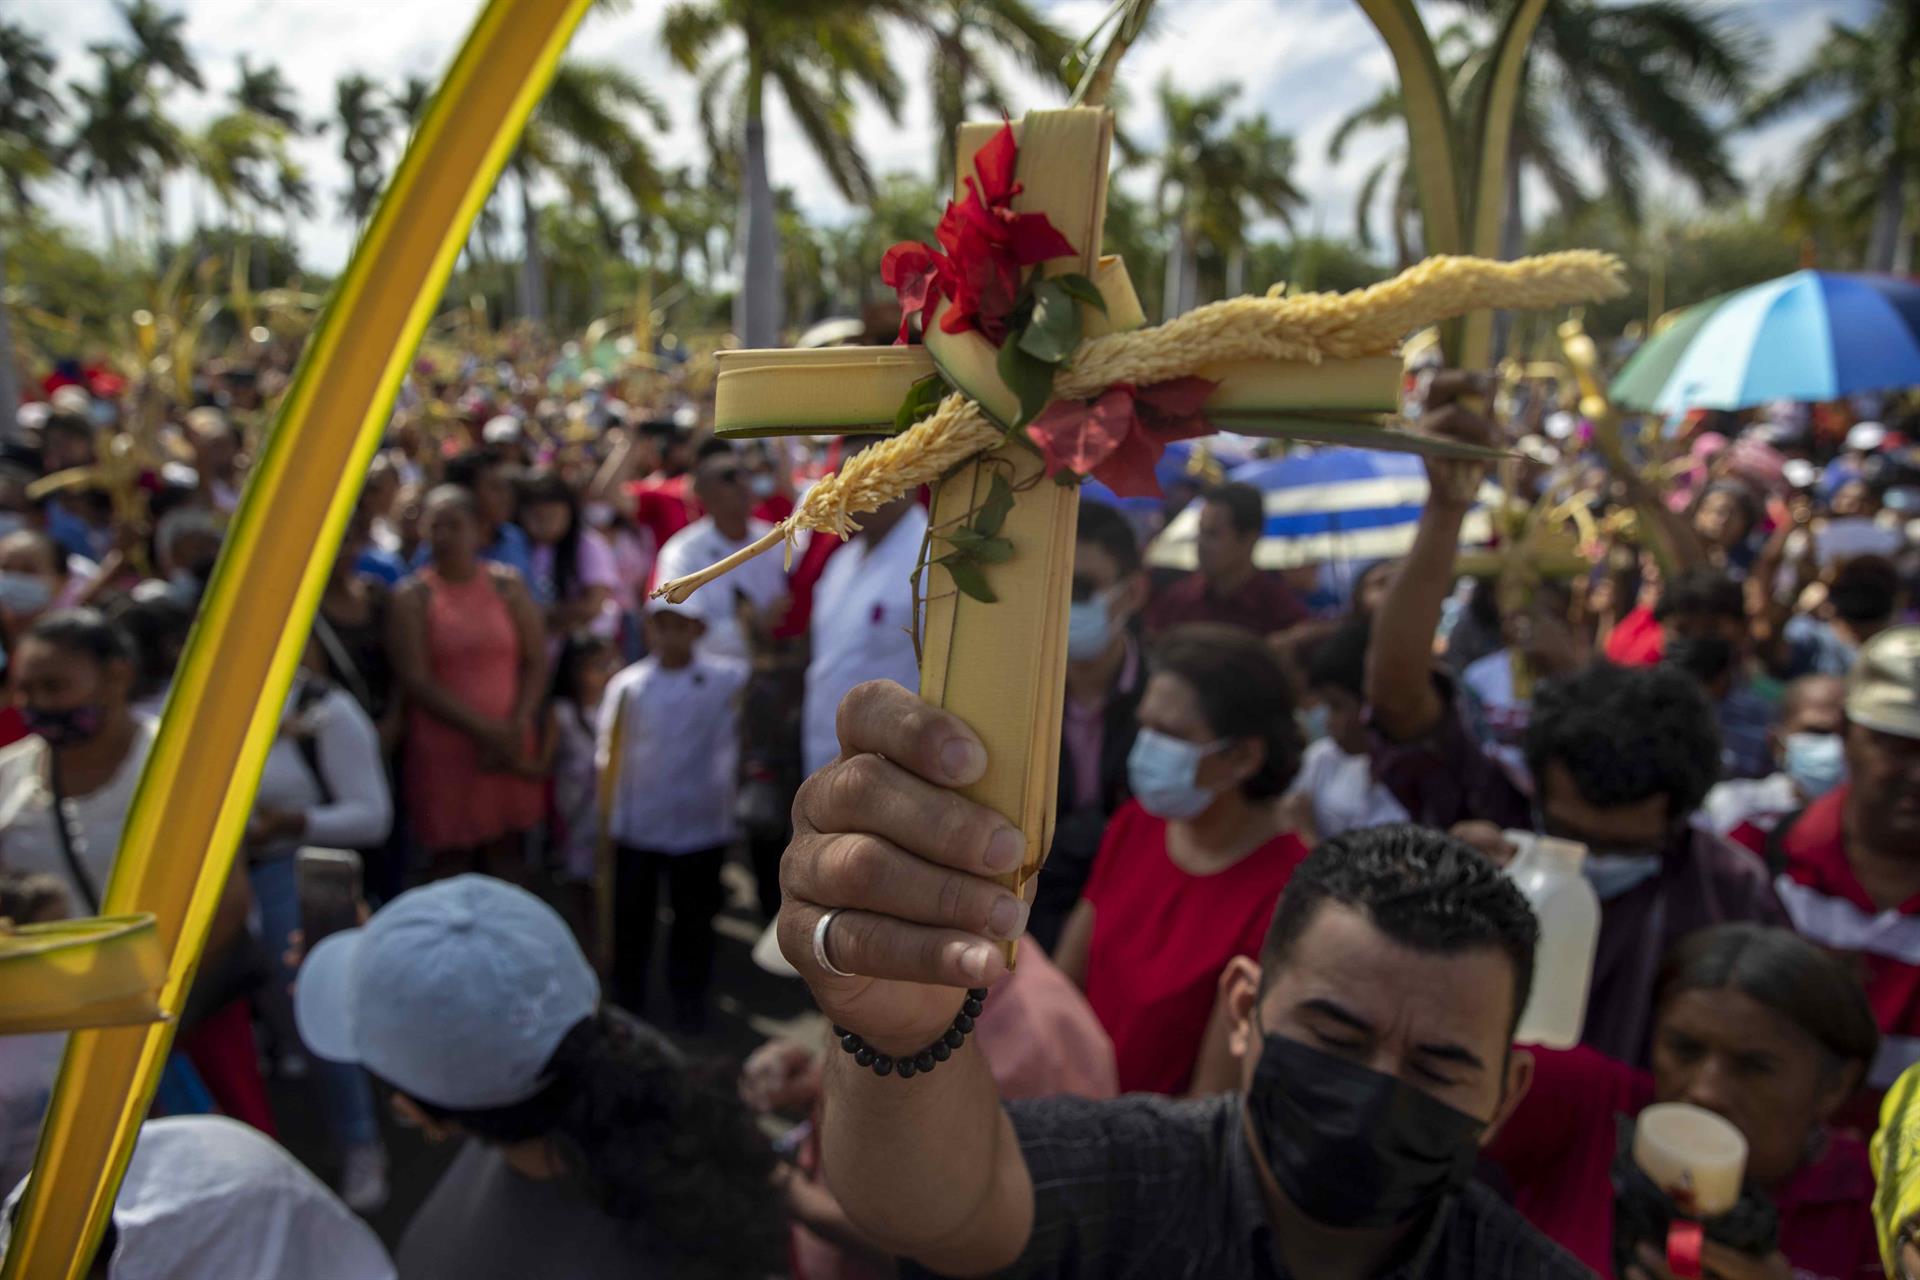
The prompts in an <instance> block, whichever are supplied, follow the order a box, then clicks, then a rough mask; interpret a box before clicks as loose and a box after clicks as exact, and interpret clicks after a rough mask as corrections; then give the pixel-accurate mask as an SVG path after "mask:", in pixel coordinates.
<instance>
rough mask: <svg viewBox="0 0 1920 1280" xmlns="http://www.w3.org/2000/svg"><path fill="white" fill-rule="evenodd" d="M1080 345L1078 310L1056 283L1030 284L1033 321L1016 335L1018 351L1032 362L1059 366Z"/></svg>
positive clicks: (1059, 283) (1070, 295)
mask: <svg viewBox="0 0 1920 1280" xmlns="http://www.w3.org/2000/svg"><path fill="white" fill-rule="evenodd" d="M1079 345H1080V307H1079V304H1077V303H1076V302H1074V300H1073V295H1072V294H1070V293H1069V292H1068V291H1067V288H1066V286H1065V285H1064V284H1062V283H1061V282H1060V281H1058V280H1037V281H1035V282H1034V285H1033V319H1031V320H1030V321H1028V322H1027V327H1026V330H1025V332H1023V333H1022V334H1021V335H1020V349H1021V350H1022V351H1024V352H1026V353H1027V354H1028V355H1030V356H1032V357H1033V358H1034V359H1036V360H1044V361H1046V362H1047V363H1048V364H1059V363H1061V362H1062V361H1064V360H1065V359H1066V358H1067V357H1068V356H1070V355H1072V354H1073V349H1074V348H1075V347H1077V346H1079Z"/></svg>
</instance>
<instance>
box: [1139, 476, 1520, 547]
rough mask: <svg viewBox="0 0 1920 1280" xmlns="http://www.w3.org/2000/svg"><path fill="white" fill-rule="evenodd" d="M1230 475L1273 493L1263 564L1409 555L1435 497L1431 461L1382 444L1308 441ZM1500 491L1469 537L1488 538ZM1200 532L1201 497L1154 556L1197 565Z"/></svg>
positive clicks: (1491, 494)
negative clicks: (1324, 445) (1308, 445)
mask: <svg viewBox="0 0 1920 1280" xmlns="http://www.w3.org/2000/svg"><path fill="white" fill-rule="evenodd" d="M1228 478H1229V479H1231V480H1234V481H1236V482H1239V483H1242V484H1250V485H1252V486H1253V487H1254V488H1256V489H1258V490H1260V491H1261V493H1262V494H1263V495H1264V496H1265V499H1266V510H1267V527H1266V530H1265V531H1264V533H1263V534H1262V535H1261V538H1260V544H1259V545H1258V546H1257V547H1255V548H1254V551H1253V560H1254V563H1255V564H1257V565H1259V566H1260V567H1261V568H1263V569H1291V568H1295V567H1297V566H1299V565H1306V564H1327V563H1339V562H1342V561H1363V560H1380V559H1384V558H1386V557H1390V556H1402V555H1405V554H1406V553H1407V549H1408V548H1409V547H1411V546H1412V545H1413V530H1414V525H1415V524H1416V523H1418V521H1419V519H1420V509H1421V508H1422V507H1424V506H1425V505H1426V502H1427V471H1426V464H1425V463H1424V462H1423V461H1422V460H1421V459H1420V458H1418V457H1417V456H1415V455H1413V454H1408V453H1387V452H1383V451H1380V450H1375V449H1351V448H1330V449H1300V450H1296V451H1295V452H1293V453H1290V454H1288V455H1286V456H1285V457H1283V458H1267V459H1261V460H1260V461H1257V462H1249V463H1246V464H1245V465H1243V466H1240V467H1236V468H1234V470H1233V471H1231V472H1230V473H1229V474H1228ZM1498 496H1499V492H1498V490H1497V489H1496V488H1495V487H1494V486H1493V485H1491V484H1489V485H1488V486H1487V487H1486V488H1485V489H1483V490H1482V491H1481V495H1480V502H1479V503H1478V504H1477V505H1476V506H1475V507H1474V510H1473V513H1472V514H1471V515H1469V516H1468V517H1467V523H1466V527H1465V528H1464V529H1463V530H1462V536H1461V541H1462V544H1463V545H1468V546H1481V545H1484V544H1485V543H1486V541H1487V539H1488V536H1489V526H1488V523H1487V517H1486V507H1487V504H1488V503H1489V502H1493V501H1497V500H1498ZM1199 533H1200V511H1199V504H1197V503H1196V504H1194V505H1193V506H1190V507H1188V508H1187V509H1186V510H1185V511H1182V512H1181V513H1180V514H1179V515H1177V516H1175V517H1174V518H1173V519H1172V520H1171V521H1169V522H1168V524H1167V527H1166V529H1165V530H1164V531H1163V532H1162V533H1161V534H1160V536H1159V537H1158V538H1157V539H1155V540H1154V543H1153V546H1152V547H1151V548H1149V549H1148V552H1147V560H1148V563H1150V564H1154V565H1159V566H1164V567H1167V568H1176V569H1191V568H1194V567H1196V566H1197V565H1198V563H1199V561H1198V557H1197V555H1196V553H1195V548H1194V543H1195V540H1196V539H1197V538H1198V536H1199Z"/></svg>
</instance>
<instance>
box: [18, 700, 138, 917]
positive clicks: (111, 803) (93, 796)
mask: <svg viewBox="0 0 1920 1280" xmlns="http://www.w3.org/2000/svg"><path fill="white" fill-rule="evenodd" d="M158 729H159V724H158V722H157V721H154V720H150V719H148V718H146V717H144V716H137V717H135V719H134V731H133V744H132V746H131V747H130V748H129V749H128V751H127V758H126V759H125V760H123V761H121V762H120V768H119V769H118V770H116V771H115V773H114V775H113V776H112V777H111V778H108V779H107V781H106V782H105V784H104V785H102V786H100V787H97V788H95V789H94V790H92V791H90V792H88V793H87V794H86V795H83V796H68V797H67V802H66V809H67V830H68V831H69V832H70V833H71V836H72V839H73V845H74V849H73V854H74V857H75V859H76V860H78V862H79V863H80V866H81V868H82V870H83V872H84V873H85V875H86V877H87V880H88V882H89V888H90V891H91V893H92V894H95V895H100V896H104V895H105V894H106V892H107V878H108V877H109V876H110V875H111V874H112V872H113V859H114V855H116V854H117V853H119V852H120V833H121V830H122V829H123V828H124V827H125V826H126V825H127V809H128V808H129V807H130V806H131V805H132V804H133V790H134V787H135V786H136V785H137V784H138V783H139V781H140V771H141V770H142V769H144V768H145V767H146V764H147V753H148V752H149V751H151V750H153V738H154V734H155V733H156V732H157V731H158ZM47 764H48V761H47V744H46V742H45V741H43V740H42V739H40V738H39V737H28V738H23V739H22V740H20V741H19V742H16V743H14V744H13V745H12V746H10V747H8V748H6V749H5V750H4V751H0V867H4V868H6V869H7V870H9V871H28V872H33V871H43V872H46V873H47V874H48V875H51V876H55V877H57V878H58V879H59V881H60V883H61V884H63V885H65V886H66V888H67V895H68V897H69V899H70V900H71V902H72V906H73V914H74V915H76V916H81V915H88V914H91V912H90V910H89V895H88V893H83V892H82V891H81V889H80V886H79V885H78V884H76V883H75V882H74V878H73V874H72V872H71V871H69V870H68V868H67V860H66V856H65V854H64V853H63V852H62V847H61V842H60V833H59V831H58V829H57V828H56V827H55V826H54V822H55V818H54V812H53V788H52V787H51V786H50V785H49V783H48V774H47ZM94 901H96V902H97V901H98V898H95V899H94Z"/></svg>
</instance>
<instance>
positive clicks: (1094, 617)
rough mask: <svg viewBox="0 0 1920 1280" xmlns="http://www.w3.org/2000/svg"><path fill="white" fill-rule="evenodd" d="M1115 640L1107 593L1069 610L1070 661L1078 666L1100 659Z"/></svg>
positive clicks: (1072, 606) (1102, 593) (1068, 654)
mask: <svg viewBox="0 0 1920 1280" xmlns="http://www.w3.org/2000/svg"><path fill="white" fill-rule="evenodd" d="M1112 638H1113V619H1112V617H1111V616H1109V614H1108V612H1107V593H1106V592H1104V591H1102V592H1101V593H1100V594H1099V595H1096V596H1094V597H1093V599H1091V600H1076V601H1074V602H1073V603H1072V604H1070V605H1068V606H1067V657H1069V658H1071V659H1073V660H1074V661H1075V662H1085V661H1087V660H1088V659H1090V658H1097V657H1099V656H1100V655H1101V654H1103V653H1105V652H1106V651H1107V642H1108V641H1109V640H1111V639H1112Z"/></svg>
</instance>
